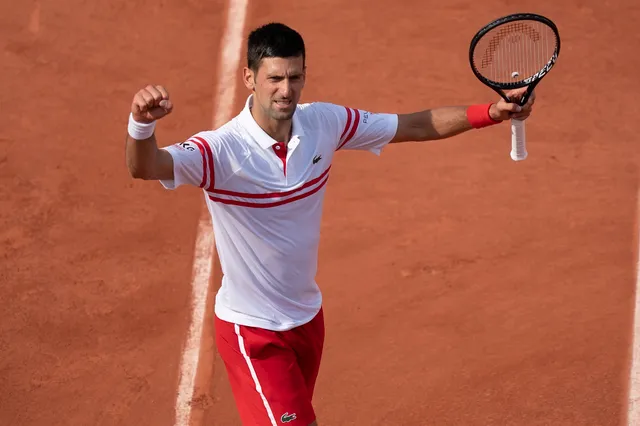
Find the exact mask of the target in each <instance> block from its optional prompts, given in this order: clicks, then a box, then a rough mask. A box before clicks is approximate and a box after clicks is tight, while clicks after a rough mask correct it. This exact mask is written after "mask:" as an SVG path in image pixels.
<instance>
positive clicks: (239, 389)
mask: <svg viewBox="0 0 640 426" xmlns="http://www.w3.org/2000/svg"><path fill="white" fill-rule="evenodd" d="M215 328H216V344H217V346H218V352H219V353H220V356H221V357H222V360H223V361H224V363H225V366H226V369H227V375H228V377H229V381H230V383H231V389H232V391H233V396H234V398H235V401H236V405H237V408H238V411H239V413H240V418H241V419H242V423H243V424H244V425H251V426H262V425H265V426H276V425H291V426H308V425H309V424H311V423H312V422H313V421H314V420H315V418H316V415H315V412H314V410H313V407H312V405H311V399H312V397H313V389H314V387H315V384H316V377H317V376H318V370H319V368H320V358H321V357H322V346H323V344H324V317H323V312H322V309H320V312H319V313H318V315H316V316H315V317H314V319H313V320H311V321H310V322H308V323H307V324H304V325H301V326H300V327H296V328H294V329H292V330H288V331H281V332H278V331H270V330H264V329H261V328H255V327H246V326H244V325H237V324H232V323H229V322H226V321H222V320H221V319H219V318H218V317H216V319H215Z"/></svg>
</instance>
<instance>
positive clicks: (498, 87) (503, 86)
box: [469, 13, 560, 106]
mask: <svg viewBox="0 0 640 426" xmlns="http://www.w3.org/2000/svg"><path fill="white" fill-rule="evenodd" d="M516 21H538V22H541V23H543V24H545V25H547V26H549V28H551V29H552V30H553V32H554V33H555V36H556V40H557V44H556V49H555V52H554V53H553V55H552V56H551V59H549V61H548V62H547V63H546V65H545V66H544V67H542V69H540V70H539V71H538V72H536V73H535V74H534V75H532V76H531V77H527V78H526V79H524V80H522V81H519V82H514V83H497V82H495V81H491V80H489V79H488V78H486V77H484V76H483V75H482V74H480V72H479V71H478V70H477V69H476V66H475V62H474V60H473V53H474V51H475V48H476V46H477V45H478V42H479V41H480V39H481V38H482V37H483V36H484V35H485V34H487V33H488V32H489V31H491V30H492V29H494V28H496V27H499V26H501V25H504V24H507V23H509V22H516ZM559 54H560V33H559V32H558V27H557V26H556V24H554V23H553V21H551V20H550V19H549V18H546V17H544V16H542V15H537V14H535V13H514V14H511V15H507V16H503V17H501V18H498V19H496V20H494V21H493V22H491V23H489V24H487V25H485V26H484V27H483V28H482V29H480V31H478V32H477V33H476V35H475V36H474V37H473V39H472V40H471V45H470V46H469V63H470V64H471V70H472V71H473V73H474V74H475V76H476V77H477V78H478V80H480V81H481V82H482V83H484V84H485V85H487V86H489V87H490V88H491V89H493V90H494V91H495V92H496V93H498V94H499V95H500V96H501V97H502V99H504V100H505V101H506V102H512V101H511V100H510V99H509V98H508V97H507V95H506V94H505V93H504V90H513V89H519V88H521V87H525V86H528V87H527V91H526V92H525V93H524V95H523V96H522V98H520V101H519V105H520V106H522V105H524V104H526V103H527V100H528V99H529V96H531V93H533V89H535V87H536V86H537V85H538V83H540V81H541V80H542V77H544V76H545V75H547V74H548V73H549V71H551V68H553V66H554V65H555V63H556V61H557V59H558V55H559Z"/></svg>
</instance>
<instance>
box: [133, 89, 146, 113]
mask: <svg viewBox="0 0 640 426" xmlns="http://www.w3.org/2000/svg"><path fill="white" fill-rule="evenodd" d="M133 104H134V105H135V106H136V107H137V108H138V110H139V111H140V112H144V111H146V110H147V109H149V106H148V105H147V101H146V99H145V98H144V96H143V95H142V92H138V93H137V94H136V96H135V97H134V98H133Z"/></svg>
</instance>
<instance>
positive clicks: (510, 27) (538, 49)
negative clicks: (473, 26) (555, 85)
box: [469, 13, 560, 161]
mask: <svg viewBox="0 0 640 426" xmlns="http://www.w3.org/2000/svg"><path fill="white" fill-rule="evenodd" d="M559 53H560V35H559V33H558V29H557V27H556V25H555V24H554V23H553V22H552V21H551V20H550V19H548V18H545V17H544V16H541V15H536V14H532V13H518V14H514V15H509V16H505V17H502V18H500V19H496V20H495V21H493V22H491V23H490V24H488V25H486V26H485V27H483V28H482V29H481V30H480V31H478V33H477V34H476V35H475V36H474V37H473V39H472V40H471V47H470V48H469V62H470V64H471V69H472V70H473V73H474V74H475V75H476V77H477V78H478V79H479V80H480V81H481V82H482V83H484V84H485V85H487V86H489V87H490V88H491V89H493V90H495V91H496V92H497V93H498V94H499V95H500V96H501V97H502V99H504V101H505V102H507V103H512V102H517V103H518V104H519V105H521V106H525V105H528V106H530V105H531V103H532V102H529V103H528V104H527V102H528V101H529V99H530V98H531V97H532V95H533V90H534V88H535V87H536V85H538V83H540V81H541V80H542V77H544V76H545V75H546V74H547V73H548V72H549V71H550V70H551V68H552V67H553V65H554V64H555V63H556V60H557V59H558V55H559ZM514 89H521V90H514ZM505 90H508V91H509V93H508V94H507V92H505ZM510 97H511V99H510ZM532 100H533V99H532ZM504 117H505V118H506V116H504ZM522 117H523V116H518V115H515V114H513V115H511V116H510V117H509V118H510V119H511V158H512V159H513V160H514V161H520V160H524V159H525V158H527V149H526V136H525V127H524V120H523V119H522ZM524 118H526V116H524Z"/></svg>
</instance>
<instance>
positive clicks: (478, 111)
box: [467, 103, 501, 129]
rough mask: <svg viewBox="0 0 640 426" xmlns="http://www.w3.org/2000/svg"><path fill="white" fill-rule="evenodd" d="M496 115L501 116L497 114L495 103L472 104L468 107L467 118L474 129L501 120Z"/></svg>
mask: <svg viewBox="0 0 640 426" xmlns="http://www.w3.org/2000/svg"><path fill="white" fill-rule="evenodd" d="M492 112H493V114H492ZM494 117H499V116H496V106H495V104H493V103H490V104H480V105H470V106H469V107H468V108H467V120H469V124H471V127H473V128H474V129H481V128H483V127H487V126H492V125H494V124H498V123H500V122H501V120H499V118H494Z"/></svg>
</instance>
